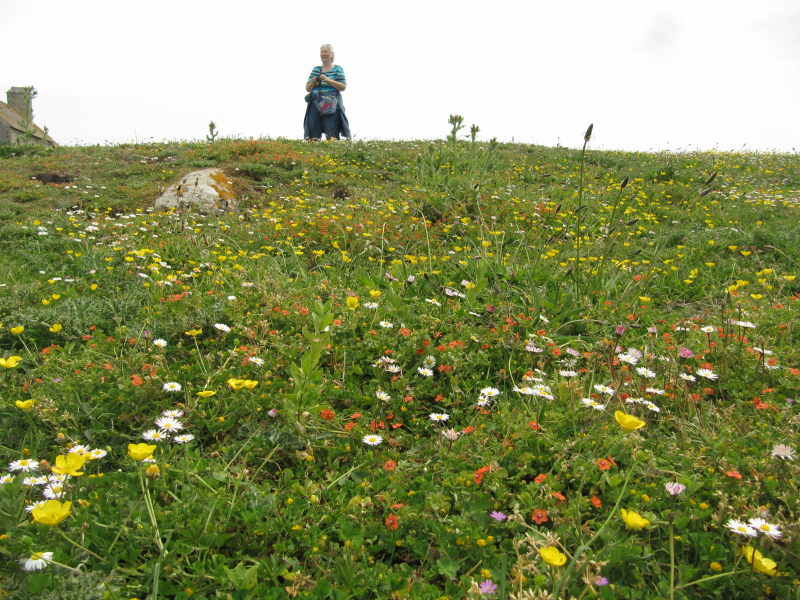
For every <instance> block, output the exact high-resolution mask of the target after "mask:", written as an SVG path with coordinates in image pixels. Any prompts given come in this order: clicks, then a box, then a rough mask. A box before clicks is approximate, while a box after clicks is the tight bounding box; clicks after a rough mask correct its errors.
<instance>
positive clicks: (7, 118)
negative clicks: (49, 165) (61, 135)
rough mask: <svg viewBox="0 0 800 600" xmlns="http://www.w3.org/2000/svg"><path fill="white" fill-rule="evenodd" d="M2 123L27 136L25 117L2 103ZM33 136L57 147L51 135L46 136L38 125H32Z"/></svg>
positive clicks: (0, 103) (0, 110) (0, 109)
mask: <svg viewBox="0 0 800 600" xmlns="http://www.w3.org/2000/svg"><path fill="white" fill-rule="evenodd" d="M0 121H2V122H3V123H5V124H6V125H8V126H9V127H10V128H11V129H13V130H14V131H17V132H18V133H19V134H21V135H24V134H25V115H23V114H22V113H20V112H19V111H18V110H17V109H16V108H12V107H11V106H9V105H8V104H6V103H5V102H0ZM31 135H32V136H33V137H36V138H39V139H44V140H47V141H48V142H50V143H51V144H53V145H54V146H55V145H57V144H56V141H55V140H54V139H53V138H51V137H50V136H49V135H47V134H45V132H44V131H43V130H42V129H41V128H40V127H39V126H38V125H36V123H31Z"/></svg>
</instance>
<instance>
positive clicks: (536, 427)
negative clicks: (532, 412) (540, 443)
mask: <svg viewBox="0 0 800 600" xmlns="http://www.w3.org/2000/svg"><path fill="white" fill-rule="evenodd" d="M528 427H530V428H531V429H533V430H534V431H539V430H540V429H541V428H542V427H541V425H539V424H538V423H537V422H536V421H528Z"/></svg>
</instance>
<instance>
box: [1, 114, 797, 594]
mask: <svg viewBox="0 0 800 600" xmlns="http://www.w3.org/2000/svg"><path fill="white" fill-rule="evenodd" d="M451 125H453V126H454V132H453V133H452V134H451V137H450V138H448V139H447V140H445V141H438V142H435V141H434V142H431V141H417V142H393V143H390V142H346V143H314V144H309V143H303V142H296V141H287V140H221V141H217V142H216V143H214V144H199V143H170V144H157V145H141V146H136V145H124V146H113V147H80V148H69V147H61V148H55V149H46V150H45V149H33V148H5V149H3V151H2V162H0V216H2V217H3V219H2V225H0V252H2V256H3V261H1V262H0V284H2V285H3V287H2V288H0V348H1V349H0V358H3V359H4V363H5V365H6V367H0V386H2V387H1V388H0V390H1V391H2V403H0V427H2V431H4V435H3V438H2V440H1V441H0V464H4V465H10V463H12V462H14V461H18V460H20V459H29V460H31V459H35V460H36V461H37V464H38V470H36V471H35V472H33V471H32V472H30V473H22V472H21V471H19V470H16V471H12V470H9V469H6V470H0V476H3V475H6V474H8V476H7V477H5V479H4V481H5V483H3V484H2V485H0V536H2V544H0V553H1V554H2V557H3V558H4V561H3V565H2V566H0V572H2V580H3V583H2V584H1V585H2V588H0V589H2V593H3V594H5V597H10V598H32V597H37V598H82V599H89V598H104V599H105V598H107V599H117V598H119V599H129V598H140V599H144V598H193V599H195V598H209V599H210V598H286V597H304V598H331V599H346V598H433V599H435V598H452V599H456V598H476V597H490V594H489V593H484V592H482V591H481V586H483V590H484V591H486V592H488V590H491V589H494V588H493V586H496V589H494V591H493V592H492V593H491V597H495V598H516V599H523V598H539V597H542V598H544V597H550V596H548V595H547V594H548V593H549V594H553V596H552V597H558V598H561V597H563V598H569V597H575V598H603V599H606V598H644V597H647V598H655V597H658V598H675V599H677V598H720V599H723V598H733V597H735V598H744V599H746V598H790V597H794V596H796V594H797V593H798V581H800V579H799V578H800V572H798V570H797V566H796V565H797V563H798V544H797V536H798V533H799V531H798V526H797V523H798V522H799V521H800V518H799V517H800V510H799V507H798V499H797V498H798V486H797V481H798V467H797V460H796V458H795V459H788V460H781V459H779V458H773V456H772V453H773V447H774V446H775V445H776V444H783V445H789V446H793V447H795V449H796V446H797V444H796V441H795V440H796V437H797V427H798V415H797V408H796V404H795V403H794V400H793V399H794V398H796V397H797V396H798V391H799V390H798V382H799V381H800V370H798V368H800V352H798V330H797V323H798V322H800V319H799V318H798V317H800V302H799V301H800V280H798V279H796V275H797V271H798V269H797V265H798V259H800V240H799V239H798V237H799V235H798V229H797V227H796V226H795V225H794V223H795V222H796V220H797V218H798V207H799V206H800V205H799V204H798V201H800V181H798V179H797V172H798V169H797V166H798V162H797V157H796V155H780V154H726V153H691V154H668V153H661V154H645V153H622V152H598V151H594V150H591V144H589V147H588V148H587V150H586V151H585V153H584V152H582V151H580V150H572V149H566V148H545V147H536V146H522V145H514V144H496V143H481V142H468V141H458V140H456V137H455V136H456V134H458V130H457V124H455V123H453V122H452V121H451ZM208 166H220V167H221V168H223V169H224V170H225V172H226V174H228V175H229V176H230V177H231V179H232V180H233V181H234V186H235V188H236V190H237V193H238V195H239V206H240V210H239V213H238V214H235V215H222V214H220V215H207V216H202V215H195V214H177V213H175V214H164V213H156V212H153V211H152V210H151V209H150V208H149V207H150V206H151V205H152V202H153V201H154V199H155V198H156V197H157V195H158V193H159V190H160V189H162V188H163V187H166V186H167V185H169V184H171V183H172V182H174V181H175V180H177V179H179V178H180V177H181V176H183V175H184V174H186V173H187V172H189V171H190V170H193V169H196V168H203V167H208ZM714 174H716V175H715V176H714V177H713V180H712V175H714ZM31 177H35V179H32V178H31ZM48 180H53V181H55V182H54V183H43V182H44V181H48ZM20 327H23V328H24V329H23V330H20V329H19V328H20ZM12 330H13V331H12ZM198 330H200V331H199V332H198ZM187 332H190V333H187ZM155 340H164V343H163V344H161V345H156V344H154V343H153V342H154V341H155ZM162 346H163V347H162ZM765 351H766V352H765ZM13 356H17V357H19V360H18V361H16V360H14V359H11V357H13ZM392 361H394V362H392ZM704 375H705V376H704ZM691 379H694V381H692V380H691ZM246 382H250V383H246ZM169 383H173V384H174V383H177V384H180V391H169V388H170V387H173V388H177V387H178V386H175V385H172V386H168V385H166V384H169ZM487 389H491V391H488V392H487V391H484V392H483V396H482V390H487ZM606 389H607V390H608V391H609V392H610V393H606V392H605V391H603V390H606ZM204 390H208V391H213V392H215V393H214V394H213V395H209V396H207V397H203V396H200V395H198V392H202V391H204ZM495 390H496V391H495ZM379 392H381V393H385V394H386V395H388V399H381V398H380V397H379V396H382V394H379ZM487 395H489V396H490V397H487ZM582 399H591V400H593V401H594V402H595V403H596V404H604V405H605V409H604V410H595V409H594V408H591V407H589V406H586V405H585V404H584V403H583V402H582ZM633 399H639V401H638V402H627V400H633ZM28 401H31V402H28ZM648 403H649V404H648ZM654 406H655V407H657V409H656V408H654ZM166 410H179V411H181V412H182V413H183V414H182V416H180V417H179V418H178V420H179V421H180V423H181V424H182V426H183V430H182V431H181V432H179V433H190V434H191V435H192V436H193V439H192V440H191V441H189V442H188V443H185V444H179V443H175V442H174V441H173V440H167V441H163V442H148V443H153V444H154V445H156V446H157V448H156V450H155V452H154V454H153V457H154V459H155V462H154V463H151V464H150V465H148V464H147V463H146V462H139V461H137V460H134V459H133V458H131V457H130V456H129V455H128V445H129V444H138V443H141V442H143V441H144V440H143V439H142V434H143V433H145V432H146V431H148V430H156V429H157V428H156V426H155V425H154V421H155V420H156V419H157V418H159V417H160V416H161V414H162V412H163V411H166ZM616 411H621V412H625V413H628V414H630V415H633V416H635V417H636V418H638V419H640V420H641V421H643V422H644V426H643V427H641V428H640V429H638V430H636V431H632V432H626V431H625V430H623V429H622V428H621V427H620V425H619V424H618V423H617V421H616V419H615V412H616ZM431 415H447V420H446V421H441V420H439V421H437V420H434V418H432V417H431ZM438 418H439V419H442V418H443V417H441V416H440V417H438ZM174 435H177V434H173V437H174ZM371 435H379V436H381V438H382V441H381V442H380V443H379V444H377V445H369V444H367V443H365V442H364V441H363V440H364V438H365V436H371ZM77 445H85V446H87V447H88V448H89V449H97V450H101V451H104V452H105V453H106V454H105V455H104V456H103V457H101V458H97V459H96V460H90V461H88V462H86V464H85V467H84V469H83V470H84V474H83V475H81V476H75V477H72V478H70V479H68V480H67V481H66V483H65V485H64V496H63V497H61V500H62V501H70V502H72V505H71V510H70V515H69V516H68V517H67V518H66V519H65V520H63V521H61V522H60V523H58V524H57V525H54V526H48V525H46V524H42V523H37V522H36V521H37V520H42V519H41V518H39V517H41V514H40V513H39V512H38V511H37V512H36V513H35V514H36V515H38V517H37V519H32V517H31V514H29V512H28V511H26V506H27V507H30V506H31V505H32V504H33V503H34V502H38V501H40V500H42V499H43V498H42V493H43V487H44V486H42V485H38V484H33V485H26V484H25V482H24V481H23V480H24V479H25V478H26V477H32V476H35V475H49V474H50V468H51V466H52V465H55V464H56V457H57V456H59V455H67V454H68V453H69V450H70V449H71V448H74V447H75V446H77ZM102 453H103V452H99V454H102ZM62 460H63V459H62ZM2 461H4V463H3V462H2ZM38 461H41V462H40V463H39V462H38ZM668 482H678V483H681V484H682V485H683V486H685V490H684V491H683V492H682V493H680V494H678V495H671V494H669V493H668V491H667V489H666V488H665V483H668ZM28 483H32V482H30V481H29V482H28ZM621 509H625V510H628V511H634V512H635V513H637V514H639V515H640V516H641V517H642V518H644V519H646V520H647V521H649V523H648V524H647V525H646V526H645V527H644V528H642V529H631V528H629V527H627V526H626V523H625V522H624V521H623V519H622V518H621V512H620V511H621ZM492 513H495V514H494V516H493V515H492ZM497 513H503V514H504V515H505V517H506V518H505V519H502V517H501V515H499V514H497ZM753 518H763V519H764V520H765V521H766V522H767V523H768V524H771V525H772V526H775V527H778V528H779V530H780V531H781V532H782V536H781V537H780V538H779V539H772V538H770V537H769V536H767V535H766V534H761V535H759V536H758V537H755V538H745V537H744V536H742V535H739V534H736V533H734V532H733V531H731V529H730V528H729V527H727V524H728V523H729V521H730V520H731V519H738V520H741V521H744V522H747V521H748V520H749V519H753ZM748 544H750V545H751V546H752V547H754V548H756V549H757V550H758V551H759V552H761V553H763V556H764V557H767V558H768V559H771V560H774V561H775V562H776V563H777V567H776V568H775V570H774V571H771V563H767V562H759V560H755V561H753V562H755V563H756V565H757V566H761V567H762V570H766V571H770V573H763V572H758V570H756V569H754V568H753V566H751V564H749V563H748V561H747V560H746V558H745V557H744V555H743V551H742V548H743V547H745V546H746V545H748ZM547 547H555V548H557V549H558V551H559V552H560V553H562V554H563V564H562V565H560V566H552V565H548V564H547V563H546V562H545V561H544V560H543V558H542V556H541V554H540V551H541V550H542V549H544V548H547ZM35 552H53V553H54V554H53V561H55V562H54V564H48V565H47V567H46V568H45V569H43V570H39V571H25V570H24V569H23V566H24V565H23V564H22V562H21V560H22V561H23V562H24V559H25V558H27V557H30V555H31V554H32V553H35ZM549 552H554V551H552V550H550V551H549ZM545 554H547V553H545ZM556 556H558V555H556ZM751 557H752V554H751ZM556 562H559V561H556ZM599 577H603V578H605V580H607V582H608V585H597V582H598V578H599ZM489 580H491V582H490V583H486V582H487V581H489Z"/></svg>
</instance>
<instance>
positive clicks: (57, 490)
mask: <svg viewBox="0 0 800 600" xmlns="http://www.w3.org/2000/svg"><path fill="white" fill-rule="evenodd" d="M66 492H67V490H66V488H65V487H64V486H63V485H61V484H60V483H51V484H50V485H48V486H47V487H46V488H44V490H42V496H44V497H45V498H47V499H48V500H55V499H57V498H62V497H63V496H64V494H66Z"/></svg>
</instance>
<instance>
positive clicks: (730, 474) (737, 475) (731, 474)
mask: <svg viewBox="0 0 800 600" xmlns="http://www.w3.org/2000/svg"><path fill="white" fill-rule="evenodd" d="M725 475H727V476H728V477H732V478H733V479H741V478H742V474H741V473H739V471H737V470H736V469H731V470H730V471H725Z"/></svg>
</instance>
